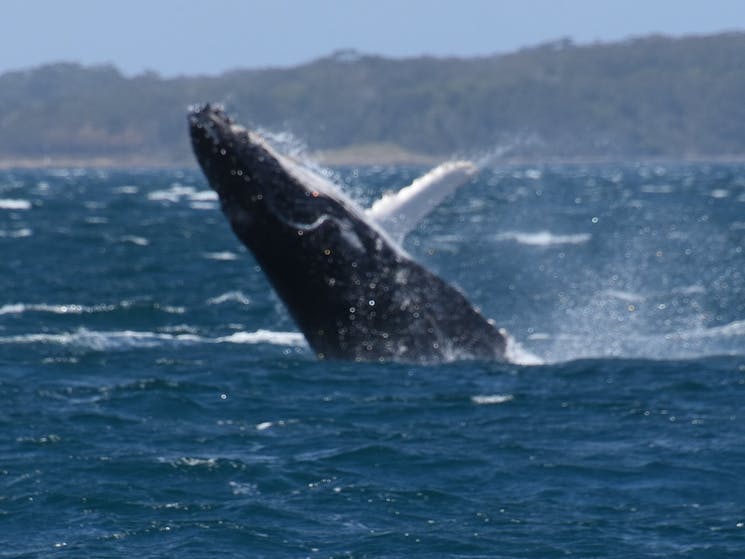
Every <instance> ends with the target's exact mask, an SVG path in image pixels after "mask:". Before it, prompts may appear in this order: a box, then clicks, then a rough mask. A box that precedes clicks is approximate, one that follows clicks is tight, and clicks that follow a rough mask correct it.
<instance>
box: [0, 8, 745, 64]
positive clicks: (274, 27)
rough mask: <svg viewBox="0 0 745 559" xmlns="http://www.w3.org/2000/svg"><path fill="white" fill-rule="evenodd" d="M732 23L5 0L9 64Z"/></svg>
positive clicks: (604, 36)
mask: <svg viewBox="0 0 745 559" xmlns="http://www.w3.org/2000/svg"><path fill="white" fill-rule="evenodd" d="M725 30H745V0H622V1H621V0H370V1H355V0H261V1H256V0H243V1H239V0H208V1H205V0H202V1H199V2H197V1H196V0H126V1H116V2H114V1H107V0H3V2H2V21H1V22H0V72H5V71H7V70H13V69H22V68H28V67H32V66H38V65H40V64H44V63H47V62H57V61H63V60H64V61H73V62H81V63H84V64H100V63H113V64H114V65H116V66H117V67H119V68H120V69H121V70H123V71H124V72H125V73H126V74H128V75H132V74H137V73H140V72H143V71H145V70H148V69H150V70H155V71H157V72H159V73H161V74H164V75H166V76H173V75H178V74H217V73H220V72H222V71H224V70H227V69H233V68H246V67H248V68H257V67H266V66H289V65H295V64H300V63H303V62H307V61H309V60H312V59H314V58H318V57H321V56H324V55H327V54H329V53H331V52H332V51H334V50H337V49H341V48H354V49H357V50H360V51H362V52H365V53H371V54H382V55H386V56H392V57H406V56H416V55H420V54H431V55H436V56H447V55H456V56H472V55H486V54H493V53H498V52H510V51H513V50H515V49H518V48H521V47H524V46H531V45H535V44H538V43H541V42H546V41H549V40H553V39H558V38H561V37H570V38H572V39H573V40H575V41H576V42H579V43H589V42H593V41H598V40H600V41H613V40H619V39H624V38H627V37H630V36H638V35H646V34H649V33H664V34H667V35H673V36H679V35H685V34H704V33H714V32H719V31H725Z"/></svg>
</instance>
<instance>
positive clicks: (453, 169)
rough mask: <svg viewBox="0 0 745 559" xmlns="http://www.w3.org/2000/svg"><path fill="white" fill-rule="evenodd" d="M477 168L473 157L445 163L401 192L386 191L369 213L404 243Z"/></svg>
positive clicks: (397, 239) (367, 211)
mask: <svg viewBox="0 0 745 559" xmlns="http://www.w3.org/2000/svg"><path fill="white" fill-rule="evenodd" d="M477 172H478V168H477V167H476V165H474V164H473V163H471V162H470V161H450V162H448V163H443V164H442V165H438V166H437V167H435V168H434V169H432V170H431V171H429V172H428V173H427V174H425V175H422V176H421V177H419V178H418V179H416V180H415V181H414V182H412V183H411V184H410V185H408V186H406V187H404V188H402V189H401V190H399V191H398V192H394V193H387V194H385V195H384V196H383V197H382V198H380V199H379V200H377V201H376V202H375V203H374V204H373V205H372V206H371V207H370V208H369V209H367V210H366V212H365V213H366V214H367V216H368V217H370V218H372V219H374V220H375V221H376V222H377V223H379V224H380V225H381V226H382V227H383V229H385V230H386V232H387V233H388V234H389V235H391V237H393V238H394V239H395V240H396V241H398V242H399V243H401V242H403V240H404V237H406V235H407V234H408V233H409V232H410V231H411V230H412V229H414V227H416V225H417V224H418V223H419V222H420V221H421V220H422V219H423V218H424V217H425V216H426V215H427V214H428V213H429V212H431V211H432V210H433V209H434V208H435V207H436V206H437V205H438V204H440V202H442V201H443V200H444V199H445V198H446V197H447V196H448V195H450V194H452V193H453V192H454V191H455V190H457V189H458V188H460V187H461V186H463V185H464V184H466V182H468V180H469V179H471V177H473V176H474V175H475V174H476V173H477Z"/></svg>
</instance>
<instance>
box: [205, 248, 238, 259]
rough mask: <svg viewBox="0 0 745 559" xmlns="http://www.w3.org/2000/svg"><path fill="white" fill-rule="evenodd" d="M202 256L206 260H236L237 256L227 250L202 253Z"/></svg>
mask: <svg viewBox="0 0 745 559" xmlns="http://www.w3.org/2000/svg"><path fill="white" fill-rule="evenodd" d="M202 256H203V257H204V258H206V259H207V260H237V259H238V255H237V254H236V253H234V252H230V251H229V250H224V251H222V252H204V253H202Z"/></svg>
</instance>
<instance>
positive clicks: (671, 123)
mask: <svg viewBox="0 0 745 559" xmlns="http://www.w3.org/2000/svg"><path fill="white" fill-rule="evenodd" d="M743 100H745V33H724V34H718V35H711V36H692V37H682V38H669V37H662V36H649V37H642V38H636V39H629V40H626V41H622V42H617V43H598V44H591V45H574V44H572V43H571V42H569V41H566V40H563V41H557V42H552V43H548V44H544V45H539V46H536V47H532V48H526V49H523V50H520V51H517V52H513V53H509V54H501V55H493V56H485V57H479V58H433V57H420V58H410V59H389V58H383V57H380V56H374V55H366V54H360V53H356V52H352V51H340V52H337V53H334V54H332V55H330V56H328V57H325V58H322V59H319V60H315V61H312V62H309V63H307V64H303V65H300V66H295V67H290V68H267V69H249V70H235V71H231V72H228V73H224V74H221V75H217V76H183V77H177V78H162V77H160V76H159V75H157V74H155V73H146V74H142V75H138V76H133V77H127V76H124V75H122V74H121V73H120V72H119V71H118V70H117V69H116V68H114V67H112V66H94V67H83V66H80V65H77V64H73V63H56V64H50V65H46V66H42V67H37V68H33V69H27V70H21V71H13V72H8V73H5V74H3V75H0V161H2V163H3V164H4V165H5V166H9V165H10V166H12V165H13V164H18V165H22V164H24V163H28V164H32V163H38V162H44V161H47V162H51V163H54V162H64V161H78V162H86V161H87V162H92V163H93V164H95V163H96V162H98V163H102V164H110V165H127V164H141V165H152V164H162V165H184V164H191V162H192V158H191V155H190V151H189V144H188V137H187V131H186V118H185V115H186V108H187V107H188V106H189V105H191V104H194V103H199V102H203V101H216V102H220V103H222V104H224V105H225V107H226V108H227V109H228V110H229V112H230V113H231V114H233V115H234V116H235V117H236V119H237V120H238V121H240V122H241V123H245V124H248V125H251V126H255V127H261V128H263V129H267V130H271V131H275V132H290V133H291V134H293V135H294V136H295V137H296V138H298V139H300V140H301V141H302V142H304V143H305V144H306V145H307V148H308V150H309V151H310V152H319V153H322V154H325V155H326V157H327V159H328V161H331V162H333V161H334V155H336V156H337V158H336V160H337V161H344V160H345V159H344V157H345V154H346V157H347V160H349V161H354V160H355V158H357V159H359V160H362V161H364V160H365V158H366V157H367V159H368V160H371V161H374V160H376V159H386V158H389V159H395V158H396V157H399V158H401V159H403V160H407V159H408V160H412V161H415V160H428V159H432V160H435V159H441V158H445V157H449V156H453V155H470V154H478V153H485V152H487V151H489V150H492V149H494V148H501V149H503V150H504V157H505V158H506V159H518V160H535V161H541V160H573V159H575V160H637V159H659V158H668V159H704V160H705V159H711V160H717V159H727V158H730V159H733V158H734V159H745V102H744V101H743Z"/></svg>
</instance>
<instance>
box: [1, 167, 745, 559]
mask: <svg viewBox="0 0 745 559" xmlns="http://www.w3.org/2000/svg"><path fill="white" fill-rule="evenodd" d="M420 171H421V169H411V168H400V167H392V168H361V169H356V170H355V169H345V170H341V171H339V173H338V176H337V179H338V180H340V181H342V182H343V183H345V184H346V185H347V188H348V189H349V190H350V191H351V192H352V193H353V194H354V196H355V197H357V198H358V199H359V200H361V201H363V202H366V201H369V200H371V199H372V198H374V197H375V196H376V195H377V194H379V193H380V192H382V191H383V190H385V189H386V188H396V187H399V186H401V185H403V184H405V183H406V182H407V181H408V180H410V179H413V178H414V177H415V176H416V175H417V173H419V172H420ZM743 247H745V167H743V166H725V165H711V166H701V165H698V166H691V165H667V166H648V165H628V166H596V167H580V166H571V167H541V168H535V167H525V168H507V169H495V170H493V171H487V172H484V173H483V174H482V175H481V177H480V178H478V179H477V180H475V181H474V182H473V183H471V184H469V185H467V186H466V187H465V188H464V189H463V190H461V191H460V192H459V193H457V194H456V196H455V197H454V198H453V199H451V200H449V201H448V202H447V203H445V204H444V205H443V206H442V207H440V208H439V209H438V210H437V211H436V212H435V213H434V214H433V215H432V216H431V217H430V218H428V219H427V221H426V222H425V223H423V224H422V225H421V226H420V227H419V228H418V229H417V230H416V231H415V232H414V233H413V234H412V235H411V236H410V237H409V240H408V242H407V244H406V248H407V250H408V251H409V252H410V253H411V254H413V255H414V256H415V257H416V258H417V259H419V260H420V261H421V262H423V263H425V264H426V265H427V266H429V267H430V268H432V269H434V270H435V271H437V272H438V273H439V274H441V275H442V276H443V277H445V278H447V279H448V280H450V281H452V282H454V283H456V284H458V285H459V286H460V287H461V288H462V289H463V290H464V291H465V292H466V293H467V294H468V296H469V298H470V299H471V300H472V301H474V303H476V304H477V305H479V306H480V307H481V308H482V310H483V312H484V313H485V314H486V315H488V316H490V317H493V318H494V319H496V321H497V322H498V323H499V324H500V325H503V326H505V327H506V328H507V329H508V330H509V331H510V332H511V333H512V334H513V336H514V337H515V339H516V340H517V341H518V342H519V344H520V345H521V346H522V348H523V349H524V350H525V354H526V355H527V354H533V355H535V356H537V357H539V358H540V359H542V360H543V362H544V364H543V365H539V366H526V365H504V364H494V363H474V362H464V363H451V364H445V365H440V366H426V367H424V366H411V365H405V364H388V365H378V364H351V363H327V362H322V363H319V362H317V361H316V360H315V359H314V358H313V356H312V355H311V353H310V352H309V351H308V349H307V348H306V346H305V344H304V342H303V339H302V336H301V335H299V334H298V333H297V330H296V329H295V328H294V326H293V324H292V322H291V320H290V319H289V317H288V315H287V313H286V312H285V310H284V309H283V307H282V305H281V303H280V302H279V300H278V299H277V297H276V296H275V295H274V294H273V293H272V291H271V289H270V287H269V286H268V284H267V283H266V281H265V279H264V277H263V276H262V274H261V272H260V270H258V268H257V267H256V265H255V263H254V262H253V260H252V258H251V256H250V255H249V254H247V253H246V251H245V250H244V249H243V248H242V246H241V245H239V243H238V241H237V240H236V239H235V238H234V237H233V235H232V233H231V232H230V231H229V229H228V226H227V224H226V222H225V220H224V219H223V217H222V215H221V214H220V212H219V210H218V209H217V203H216V202H215V200H214V197H213V195H212V194H211V192H210V191H209V190H208V189H207V187H206V184H205V182H204V180H203V179H202V178H201V176H200V175H199V174H197V173H196V172H193V171H179V172H176V171H161V172H151V171H147V172H135V171H131V172H106V173H102V172H96V171H52V172H50V171H38V172H31V171H23V172H20V171H19V172H4V173H2V174H0V271H1V272H2V273H1V274H0V396H2V407H0V557H13V558H17V557H18V558H20V557H132V556H142V557H174V556H178V557H187V558H191V557H194V558H197V557H199V558H202V557H205V558H206V557H403V556H420V557H424V556H431V557H444V556H448V557H534V558H545V557H560V556H564V555H571V556H578V557H707V558H709V557H741V556H742V552H743V550H744V549H745V481H743V473H744V472H745V450H744V449H745V446H744V445H743V442H744V441H745V437H744V435H745V425H743V421H744V420H745V415H743V413H742V412H741V408H742V403H743V401H744V399H745V277H744V275H745V254H743V251H744V250H745V248H743Z"/></svg>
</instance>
